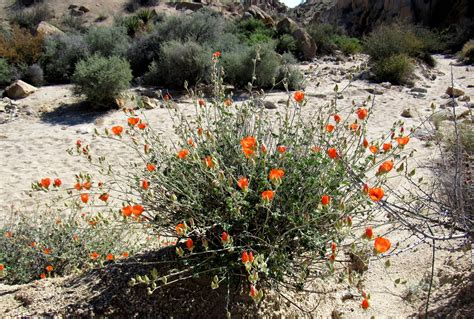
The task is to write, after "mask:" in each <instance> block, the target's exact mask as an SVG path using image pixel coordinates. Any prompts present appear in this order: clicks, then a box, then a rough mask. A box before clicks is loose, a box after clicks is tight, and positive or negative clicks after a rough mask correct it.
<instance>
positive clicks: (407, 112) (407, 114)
mask: <svg viewBox="0 0 474 319" xmlns="http://www.w3.org/2000/svg"><path fill="white" fill-rule="evenodd" d="M401 116H402V117H406V118H412V117H413V115H411V110H410V108H406V109H404V110H403V112H402V114H401Z"/></svg>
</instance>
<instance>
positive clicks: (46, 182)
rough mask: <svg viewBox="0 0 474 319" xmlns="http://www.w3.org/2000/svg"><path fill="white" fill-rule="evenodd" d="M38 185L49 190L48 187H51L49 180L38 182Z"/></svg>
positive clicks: (44, 179)
mask: <svg viewBox="0 0 474 319" xmlns="http://www.w3.org/2000/svg"><path fill="white" fill-rule="evenodd" d="M40 185H41V187H43V188H49V185H51V178H48V177H46V178H43V179H42V180H41V181H40Z"/></svg>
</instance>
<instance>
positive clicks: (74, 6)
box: [68, 4, 78, 10]
mask: <svg viewBox="0 0 474 319" xmlns="http://www.w3.org/2000/svg"><path fill="white" fill-rule="evenodd" d="M77 8H78V7H77V5H75V4H71V5H70V6H69V7H68V10H73V9H77Z"/></svg>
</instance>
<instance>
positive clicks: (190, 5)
mask: <svg viewBox="0 0 474 319" xmlns="http://www.w3.org/2000/svg"><path fill="white" fill-rule="evenodd" d="M203 7H204V5H203V4H202V3H198V2H177V3H176V10H191V11H198V10H199V9H202V8H203Z"/></svg>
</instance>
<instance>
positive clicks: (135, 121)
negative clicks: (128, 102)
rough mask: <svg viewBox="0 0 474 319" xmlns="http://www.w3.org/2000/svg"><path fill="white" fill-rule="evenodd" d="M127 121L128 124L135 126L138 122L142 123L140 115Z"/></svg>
mask: <svg viewBox="0 0 474 319" xmlns="http://www.w3.org/2000/svg"><path fill="white" fill-rule="evenodd" d="M127 122H128V125H130V126H135V125H137V124H138V123H140V119H139V118H138V117H129V118H128V120H127Z"/></svg>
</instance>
